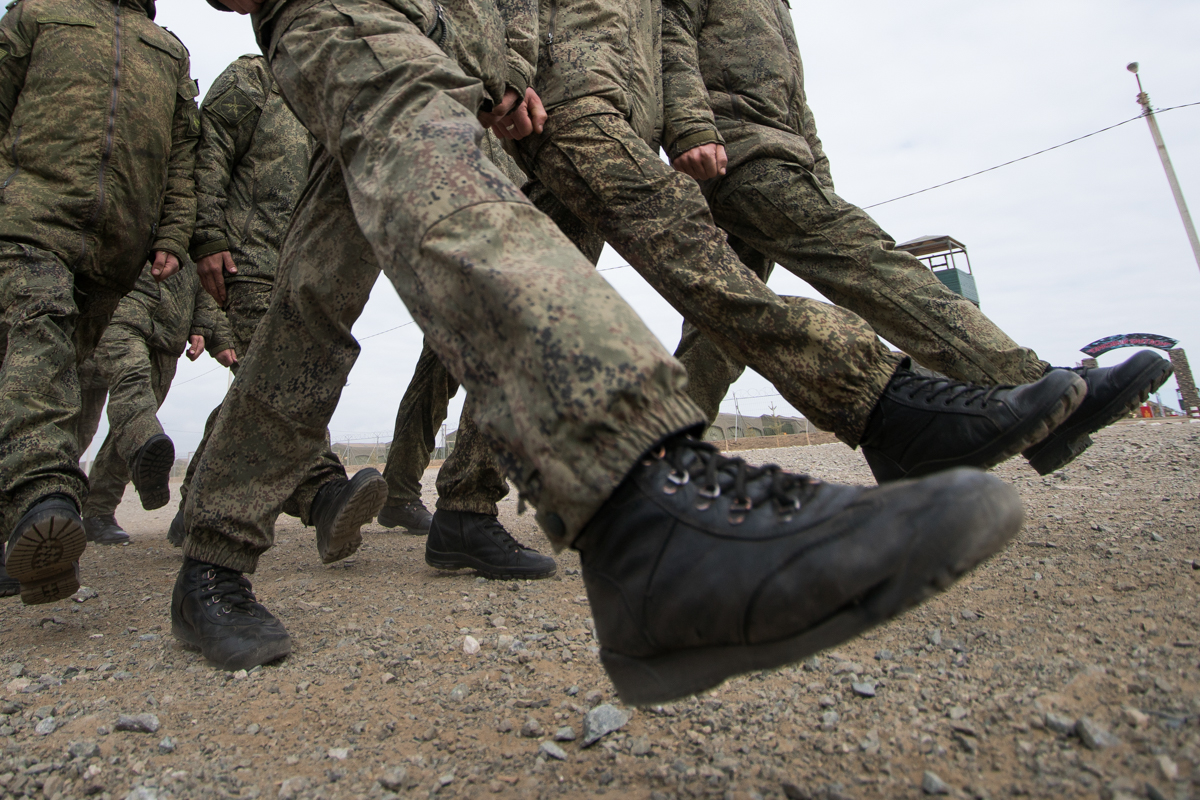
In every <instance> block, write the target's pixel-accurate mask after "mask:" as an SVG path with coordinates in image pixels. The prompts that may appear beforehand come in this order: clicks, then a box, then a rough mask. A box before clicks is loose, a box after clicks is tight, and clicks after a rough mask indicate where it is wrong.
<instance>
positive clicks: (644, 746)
mask: <svg viewBox="0 0 1200 800" xmlns="http://www.w3.org/2000/svg"><path fill="white" fill-rule="evenodd" d="M629 754H630V755H634V756H648V755H650V738H649V737H648V736H642V737H640V738H637V739H634V740H633V744H631V745H629Z"/></svg>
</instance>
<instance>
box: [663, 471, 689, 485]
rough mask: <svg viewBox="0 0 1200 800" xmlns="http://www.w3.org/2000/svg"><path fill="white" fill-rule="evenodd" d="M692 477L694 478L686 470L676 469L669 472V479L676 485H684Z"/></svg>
mask: <svg viewBox="0 0 1200 800" xmlns="http://www.w3.org/2000/svg"><path fill="white" fill-rule="evenodd" d="M691 479H692V476H691V475H689V474H688V473H686V472H676V471H675V470H671V471H670V472H668V473H667V480H669V481H670V482H671V483H673V484H675V485H676V486H684V485H686V484H687V482H688V481H690V480H691Z"/></svg>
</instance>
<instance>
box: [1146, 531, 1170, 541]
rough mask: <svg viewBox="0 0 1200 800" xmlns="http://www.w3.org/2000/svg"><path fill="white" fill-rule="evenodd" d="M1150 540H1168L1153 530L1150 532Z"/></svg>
mask: <svg viewBox="0 0 1200 800" xmlns="http://www.w3.org/2000/svg"><path fill="white" fill-rule="evenodd" d="M1150 541H1152V542H1165V541H1166V539H1164V538H1163V537H1161V536H1159V535H1158V534H1157V533H1153V532H1152V533H1151V534H1150Z"/></svg>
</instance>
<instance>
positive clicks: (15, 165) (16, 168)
mask: <svg viewBox="0 0 1200 800" xmlns="http://www.w3.org/2000/svg"><path fill="white" fill-rule="evenodd" d="M24 128H25V126H24V125H18V126H17V134H16V136H14V137H13V143H12V159H13V171H12V172H11V173H9V176H8V177H7V178H5V179H4V184H3V185H0V191H4V190H5V189H7V188H8V185H9V184H10V183H12V180H13V178H15V177H17V173H18V172H20V171H21V162H20V161H19V160H17V145H18V144H20V142H21V131H22V130H24Z"/></svg>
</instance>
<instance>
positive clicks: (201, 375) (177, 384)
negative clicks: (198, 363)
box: [171, 367, 225, 388]
mask: <svg viewBox="0 0 1200 800" xmlns="http://www.w3.org/2000/svg"><path fill="white" fill-rule="evenodd" d="M219 369H225V367H213V368H212V369H210V370H209V371H208V372H201V373H200V374H199V375H197V376H196V377H194V378H188V379H187V380H186V381H180V382H179V383H175V384H172V386H171V388H175V387H177V386H183V385H184V384H185V383H191V382H192V381H198V380H200V379H201V378H203V377H204V376H205V375H211V374H212V373H214V372H216V371H217V370H219Z"/></svg>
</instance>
